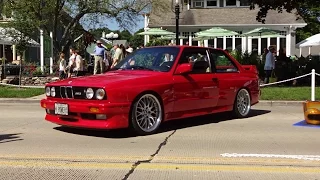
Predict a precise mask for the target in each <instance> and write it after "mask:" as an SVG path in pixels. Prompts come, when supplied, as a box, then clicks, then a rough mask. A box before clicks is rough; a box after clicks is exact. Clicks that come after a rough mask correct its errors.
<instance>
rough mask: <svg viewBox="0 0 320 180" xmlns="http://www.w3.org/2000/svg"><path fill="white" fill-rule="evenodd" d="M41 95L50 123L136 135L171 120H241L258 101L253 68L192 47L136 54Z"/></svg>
mask: <svg viewBox="0 0 320 180" xmlns="http://www.w3.org/2000/svg"><path fill="white" fill-rule="evenodd" d="M45 92H46V96H47V97H46V98H45V99H42V100H41V107H43V108H44V109H45V110H46V116H45V119H46V120H48V121H50V122H53V123H56V124H59V125H62V126H68V127H79V128H88V129H117V128H131V129H133V130H134V131H135V132H136V133H137V134H140V135H145V134H152V133H155V131H157V130H158V128H159V126H160V124H161V123H163V122H165V121H169V120H173V119H180V118H186V117H193V116H199V115H205V114H211V113H218V112H225V111H230V112H233V114H234V115H235V118H244V117H246V116H248V114H249V112H250V110H251V106H252V105H254V104H256V103H258V102H259V96H260V88H259V77H258V71H257V69H256V67H255V66H252V65H241V64H239V63H238V62H237V61H236V60H235V59H233V58H232V57H231V56H230V55H229V54H228V53H227V52H225V51H223V50H221V49H213V48H207V47H193V46H159V47H148V48H143V49H139V50H137V51H135V52H134V53H132V54H130V55H129V56H127V57H126V58H125V59H123V60H122V61H121V62H119V63H118V64H117V65H116V66H115V67H114V68H113V69H111V70H110V71H108V72H107V73H105V74H100V75H93V76H87V77H77V78H70V79H66V80H62V81H58V82H53V83H50V84H47V85H46V87H45Z"/></svg>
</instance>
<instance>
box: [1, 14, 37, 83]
mask: <svg viewBox="0 0 320 180" xmlns="http://www.w3.org/2000/svg"><path fill="white" fill-rule="evenodd" d="M23 11H24V10H23V9H22V10H21V12H23ZM24 13H27V12H24ZM30 16H32V15H30ZM15 17H17V19H16V21H12V22H10V23H6V24H4V25H3V27H4V30H5V32H3V33H4V34H6V35H9V37H11V38H12V41H13V44H14V45H15V46H16V49H17V52H18V54H19V55H20V63H19V64H20V71H19V87H20V86H21V77H22V63H23V59H24V58H25V57H24V54H25V51H26V50H27V48H28V46H30V45H31V43H30V42H31V40H32V39H31V38H30V37H33V36H34V35H35V32H34V29H35V28H36V27H37V26H38V25H37V24H36V23H33V22H32V18H27V17H25V16H23V14H15ZM22 23H23V24H25V25H24V26H19V25H20V24H22ZM12 27H16V28H12Z"/></svg>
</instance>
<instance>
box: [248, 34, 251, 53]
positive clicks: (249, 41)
mask: <svg viewBox="0 0 320 180" xmlns="http://www.w3.org/2000/svg"><path fill="white" fill-rule="evenodd" d="M251 52H252V37H249V38H248V53H251Z"/></svg>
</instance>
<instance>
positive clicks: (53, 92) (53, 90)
mask: <svg viewBox="0 0 320 180" xmlns="http://www.w3.org/2000/svg"><path fill="white" fill-rule="evenodd" d="M51 96H52V97H55V96H56V88H55V87H52V88H51Z"/></svg>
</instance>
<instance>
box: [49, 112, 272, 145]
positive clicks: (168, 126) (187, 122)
mask: <svg viewBox="0 0 320 180" xmlns="http://www.w3.org/2000/svg"><path fill="white" fill-rule="evenodd" d="M270 112H271V111H268V110H255V109H253V110H252V111H251V113H250V115H249V117H255V116H261V115H264V114H268V113H270ZM230 120H237V121H239V120H241V119H234V118H232V116H231V115H230V113H219V114H213V115H205V116H198V117H193V118H185V119H179V120H173V121H169V122H166V123H163V124H162V126H161V128H160V129H159V131H158V132H157V134H159V133H164V132H168V131H172V130H178V129H186V128H190V127H196V126H202V125H206V124H213V123H219V122H224V121H230ZM54 129H56V130H58V131H62V132H65V133H71V134H78V135H83V136H93V137H102V138H114V139H122V138H131V137H136V135H135V134H134V133H132V131H130V130H129V129H120V130H109V131H105V130H88V129H78V128H69V127H64V126H60V127H55V128H54Z"/></svg>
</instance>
